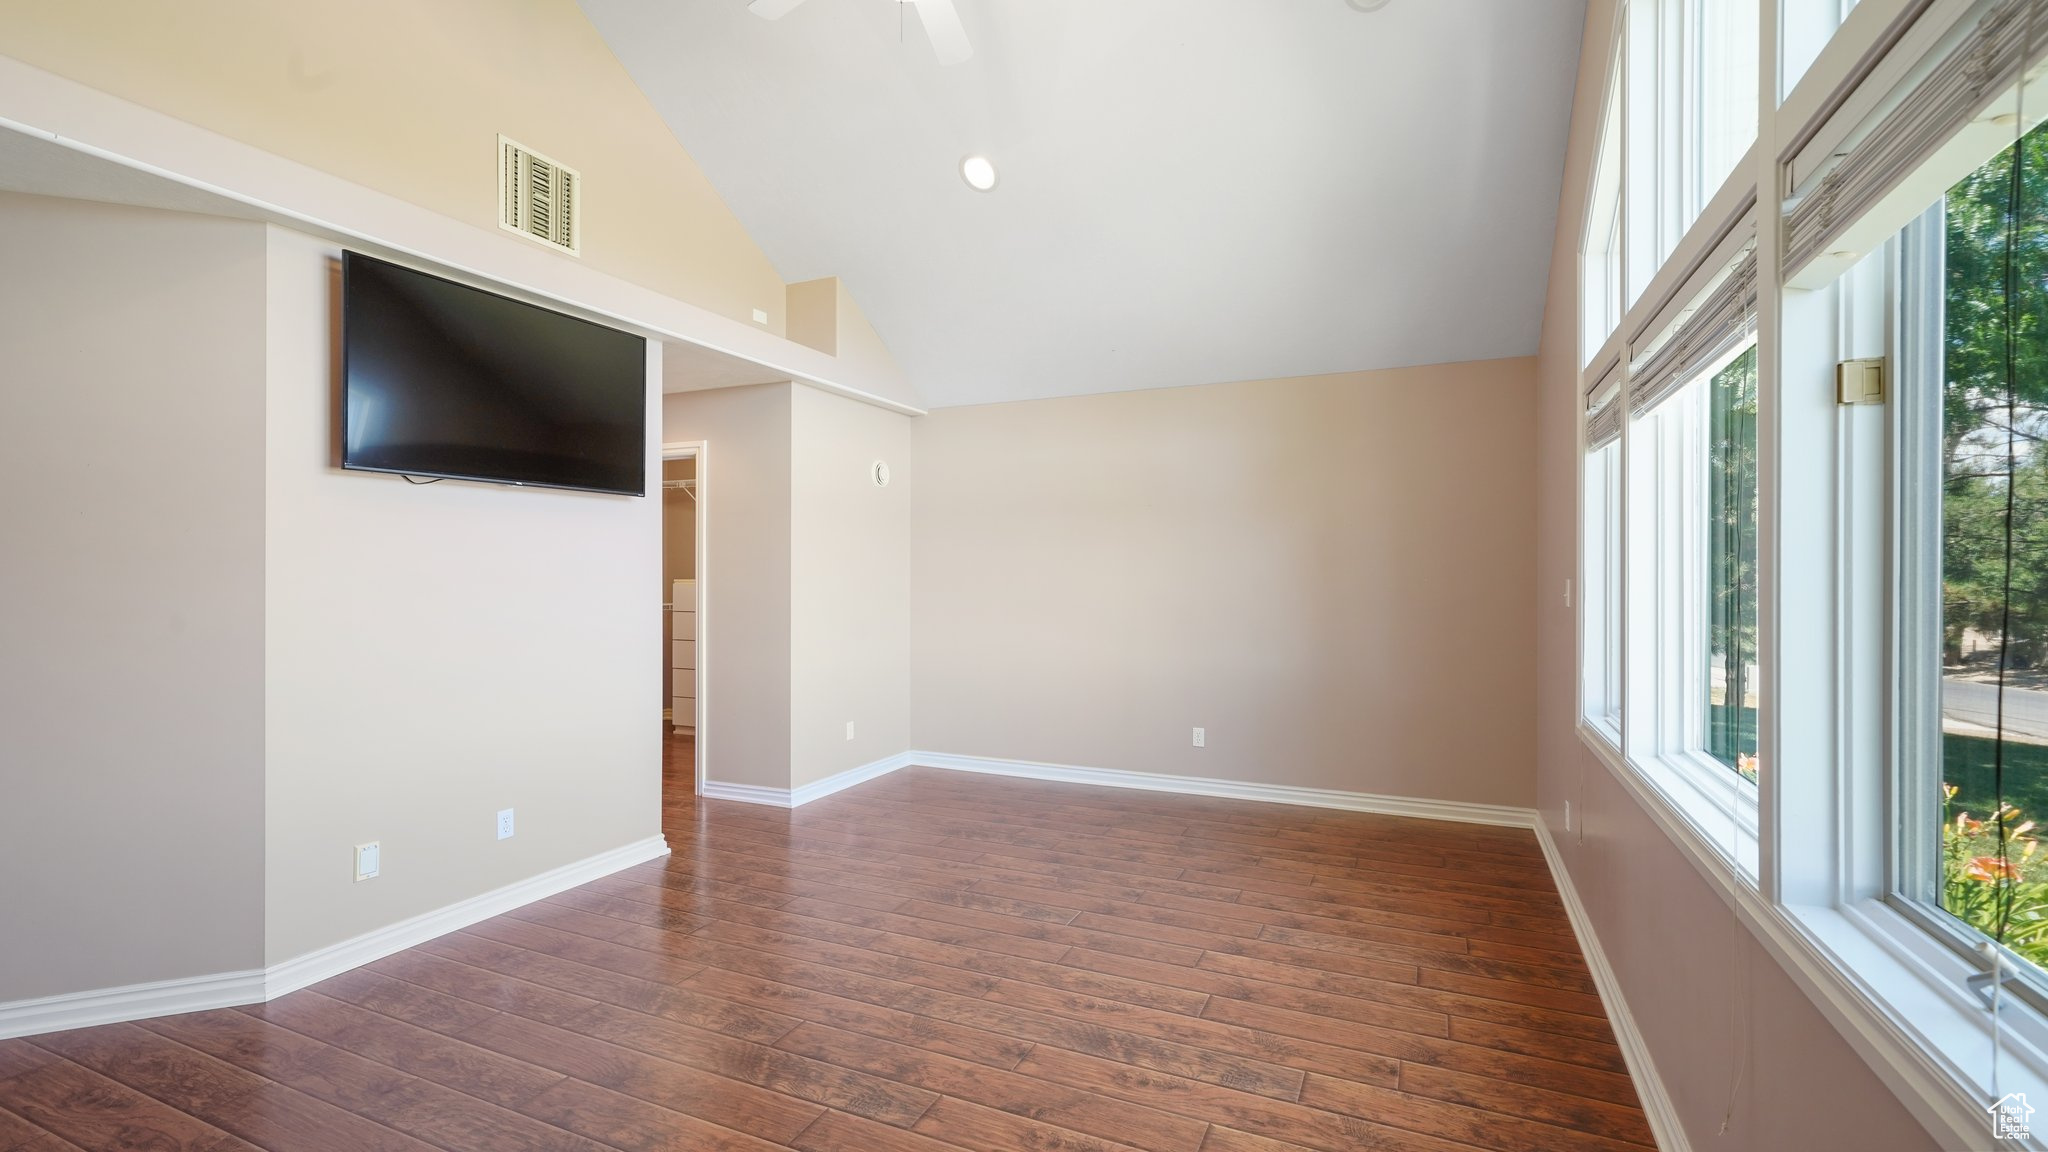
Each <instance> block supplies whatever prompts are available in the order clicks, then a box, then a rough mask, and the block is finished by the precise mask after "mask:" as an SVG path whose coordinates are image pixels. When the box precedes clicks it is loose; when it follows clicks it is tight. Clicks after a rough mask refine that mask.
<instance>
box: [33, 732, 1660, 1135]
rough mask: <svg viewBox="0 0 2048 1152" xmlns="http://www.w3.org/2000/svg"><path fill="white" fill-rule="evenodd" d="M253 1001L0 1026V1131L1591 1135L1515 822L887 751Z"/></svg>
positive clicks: (1588, 1028)
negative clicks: (895, 765) (1346, 809)
mask: <svg viewBox="0 0 2048 1152" xmlns="http://www.w3.org/2000/svg"><path fill="white" fill-rule="evenodd" d="M689 753H690V750H689V747H688V745H687V743H684V742H675V741H672V742H671V746H670V762H669V770H668V774H667V779H668V793H667V804H666V808H665V822H666V827H667V831H668V837H669V842H670V844H671V845H672V846H673V847H674V854H673V855H672V856H670V857H668V858H667V859H666V860H664V861H659V862H655V863H651V864H646V865H642V866H640V867H636V868H632V869H628V870H627V871H625V872H622V873H619V874H617V875H615V876H612V877H608V878H606V879H604V880H599V881H596V882H594V883H591V884H586V885H584V886H583V887H581V888H577V889H575V890H573V891H569V892H565V893H563V894H561V895H559V896H556V897H554V898H552V899H549V900H545V901H542V902H540V903H537V904H533V905H530V906H528V907H525V908H521V909H519V910H518V911H515V912H512V913H509V914H507V915H504V916H501V917H498V918H497V919H495V920H489V921H486V922H484V923H481V924H478V925H476V926H475V927H473V928H470V929H468V930H466V931H462V932H457V933H454V934H452V935H449V936H445V937H442V938H441V939H438V940H435V941H432V942H431V943H428V944H424V945H421V946H420V947H418V948H414V949H412V950H411V951H408V952H404V953H400V954H399V955H396V956H392V957H390V958H388V959H385V960H380V961H378V962H376V963H374V964H371V965H369V966H368V967H366V968H363V969H359V970H357V971H354V972H350V973H347V974H345V975H342V976H338V977H335V978H334V979H332V980H328V981H326V982H324V983H321V984H318V985H315V986H313V987H311V988H308V989H306V990H304V991H301V992H296V993H293V994H291V995H289V996H285V997H283V998H281V999H278V1000H275V1001H273V1002H271V1003H269V1004H265V1005H261V1006H254V1007H249V1008H243V1009H234V1010H223V1011H217V1012H202V1013H196V1014H193V1015H188V1016H177V1017H170V1018H166V1019H159V1020H148V1021H142V1022H139V1023H134V1024H116V1025H110V1026H108V1027H103V1028H90V1029H84V1030H81V1031H76V1032H66V1033H59V1034H54V1035H47V1036H38V1037H34V1038H32V1039H25V1040H9V1041H0V1152H29V1150H33V1152H56V1150H59V1149H76V1148H83V1149H92V1150H97V1149H117V1148H118V1149H165V1150H173V1149H175V1150H190V1152H227V1150H229V1149H248V1148H268V1149H276V1150H280V1152H286V1150H289V1152H298V1150H306V1152H327V1150H335V1152H342V1150H346V1152H387V1150H388V1152H402V1150H421V1149H428V1148H442V1149H449V1150H453V1152H475V1150H486V1149H488V1150H493V1152H496V1150H515V1152H518V1150H548V1152H582V1150H589V1152H597V1150H601V1149H623V1150H627V1152H641V1150H648V1149H678V1150H681V1149H690V1150H697V1149H708V1150H715V1152H728V1150H729V1152H738V1150H742V1149H767V1148H776V1147H786V1148H797V1149H804V1150H807V1152H825V1150H831V1149H877V1150H885V1152H895V1150H901V1152H946V1150H947V1149H962V1148H966V1149H1000V1150H1009V1149H1034V1150H1039V1152H1109V1150H1120V1149H1141V1150H1144V1152H1284V1150H1288V1149H1296V1148H1306V1149H1318V1150H1323V1152H1350V1150H1352V1149H1380V1150H1386V1152H1455V1150H1461V1149H1470V1148H1483V1149H1495V1150H1499V1152H1552V1150H1585V1152H1627V1150H1630V1149H1641V1148H1642V1147H1644V1146H1647V1145H1649V1144H1651V1142H1652V1141H1651V1136H1650V1132H1649V1128H1648V1126H1647V1125H1646V1123H1645V1122H1644V1119H1643V1115H1642V1112H1641V1111H1640V1109H1639V1108H1638V1107H1637V1103H1636V1096H1635V1091H1634V1089H1633V1087H1632V1085H1631V1084H1630V1082H1629V1079H1628V1076H1627V1074H1626V1072H1625V1070H1624V1068H1623V1065H1622V1059H1621V1054H1620V1052H1619V1050H1618V1049H1617V1048H1616V1047H1615V1044H1614V1040H1613V1037H1612V1035H1611V1034H1610V1032H1609V1030H1608V1026H1607V1021H1606V1018H1605V1017H1604V1016H1603V1015H1602V1012H1601V1008H1600V1002H1599V1000H1598V998H1597V997H1596V996H1595V994H1594V990H1593V986H1592V983H1591V980H1590V979H1589V977H1588V975H1587V971H1586V967H1585V964H1584V962H1583V960H1582V959H1581V957H1580V955H1579V952H1578V949H1577V946H1576V943H1575V942H1574V940H1573V938H1572V934H1571V929H1570V927H1569V925H1568V924H1567V923H1566V920H1565V916H1564V911H1563V909H1562V907H1561V905H1560V904H1559V901H1558V897H1557V893H1556V891H1555V889H1554V888H1553V886H1552V884H1551V881H1550V877H1549V874H1548V872H1547V871H1546V869H1545V867H1544V864H1543V859H1542V856H1541V854H1540V852H1539V851H1538V848H1537V844H1536V841H1535V839H1534V837H1533V836H1531V835H1530V834H1529V833H1528V832H1524V831H1518V830H1513V829H1504V828H1489V827H1479V826H1471V825H1461V824H1443V823H1435V822H1430V821H1421V820H1408V819H1399V818H1393V817H1380V816H1367V815H1354V814H1349V813H1337V812H1328V811H1321V810H1316V809H1304V808H1286V807H1279V806H1273V805H1263V804H1252V803H1240V802H1234V801H1221V800H1211V799H1203V798H1193V797H1182V796H1168V795H1159V794H1153V793H1145V792H1130V791H1122V790H1114V789H1103V788H1089V787H1084V786H1072V785H1053V784H1044V783H1039V782H1035V781H1022V780H1010V779H1003V778H998V777H991V776H973V775H964V774H959V773H951V772H941V771H934V770H929V769H909V770H905V771H902V772H898V773H895V774H893V775H890V776H887V777H883V778H882V779H879V780H875V781H872V782H869V783H867V784H863V785H860V786H859V787H856V788H853V789H850V790H848V791H845V792H842V793H839V794H838V795H836V796H833V797H830V798H828V799H825V800H821V801H818V802H816V803H814V804H812V805H810V806H807V807H805V808H803V809H800V810H798V811H796V812H782V811H777V810H774V809H766V808H758V807H750V806H747V805H743V804H734V803H726V802H720V801H706V802H697V801H695V799H694V798H693V797H692V796H691V795H690V791H691V768H690V761H689V759H688V757H689Z"/></svg>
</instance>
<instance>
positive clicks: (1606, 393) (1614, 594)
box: [1579, 381, 1621, 746]
mask: <svg viewBox="0 0 2048 1152" xmlns="http://www.w3.org/2000/svg"><path fill="white" fill-rule="evenodd" d="M1620 391H1621V388H1620V384H1619V382H1618V381H1615V382H1610V383H1608V384H1606V385H1604V386H1603V387H1601V388H1600V389H1598V390H1596V391H1595V393H1594V395H1593V398H1592V401H1591V402H1590V404H1589V405H1588V408H1587V415H1586V429H1587V431H1586V446H1587V447H1586V460H1585V477H1584V492H1585V510H1584V521H1583V522H1584V524H1585V534H1586V535H1585V549H1584V555H1583V562H1582V564H1581V566H1580V570H1581V576H1580V582H1579V586H1580V589H1581V595H1580V621H1581V627H1582V629H1583V632H1582V637H1581V644H1582V645H1583V648H1582V651H1583V653H1584V658H1583V660H1582V662H1581V667H1582V668H1583V670H1584V676H1583V679H1582V684H1581V687H1580V691H1581V694H1582V696H1581V698H1582V700H1583V701H1584V707H1583V710H1582V713H1581V714H1582V715H1583V716H1584V717H1585V718H1586V720H1587V722H1588V723H1590V724H1592V725H1593V727H1594V728H1595V729H1596V730H1598V731H1599V733H1600V734H1601V735H1602V736H1603V737H1605V738H1606V739H1607V741H1608V743H1610V744H1613V745H1616V746H1619V745H1620V743H1621V440H1620V422H1621V403H1620Z"/></svg>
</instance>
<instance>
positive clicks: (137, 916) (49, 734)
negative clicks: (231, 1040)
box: [0, 195, 264, 1002]
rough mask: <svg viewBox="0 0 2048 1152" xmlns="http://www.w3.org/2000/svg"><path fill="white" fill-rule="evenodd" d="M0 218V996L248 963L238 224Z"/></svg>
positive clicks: (252, 717)
mask: <svg viewBox="0 0 2048 1152" xmlns="http://www.w3.org/2000/svg"><path fill="white" fill-rule="evenodd" d="M0 232H4V233H5V234H6V236H7V238H8V239H7V241H6V244H5V250H6V255H5V256H4V257H0V263H4V265H5V269H6V271H5V274H4V275H0V350H4V352H0V378H4V382H0V525H4V526H5V541H4V543H0V844H4V845H5V851H6V860H7V862H6V864H5V865H0V1002H5V1001H9V1000H16V999H23V998H30V997H38V996H45V995H51V994H54V993H59V992H72V991H78V990H81V989H86V988H97V987H108V986H115V985H122V984H131V983H138V982H143V981H154V980H165V979H172V978H177V977H185V976H198V975H205V974H211V973H217V972H231V971H241V970H246V969H250V968H256V967H260V966H261V964H262V962H263V871H262V870H263V672H264V651H263V583H264V572H263V520H264V494H263V484H264V461H263V408H264V391H263V371H264V366H263V330H262V325H263V276H264V267H263V261H264V255H263V253H264V235H263V228H262V227H261V226H260V225H255V224H246V223H234V222H228V221H221V220H208V219H201V218H197V217H189V216H177V215H173V214H170V213H162V212H151V211H145V210H141V209H128V208H113V207H105V206H100V205H91V204H79V203H75V202H71V201H61V200H44V199H36V198H30V197H21V196H10V195H0Z"/></svg>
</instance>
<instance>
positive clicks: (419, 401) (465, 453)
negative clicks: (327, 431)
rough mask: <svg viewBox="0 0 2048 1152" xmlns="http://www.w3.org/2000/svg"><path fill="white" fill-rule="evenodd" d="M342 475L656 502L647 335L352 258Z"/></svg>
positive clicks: (345, 270) (346, 267)
mask: <svg viewBox="0 0 2048 1152" xmlns="http://www.w3.org/2000/svg"><path fill="white" fill-rule="evenodd" d="M341 267H342V293H341V294H342V375H343V377H344V378H345V380H346V382H347V383H346V389H345V391H346V396H345V398H344V399H345V403H344V405H343V413H342V453H341V466H342V467H344V468H353V469H359V470H363V471H369V472H397V473H400V474H403V475H407V476H431V477H439V478H445V479H451V480H485V481H492V482H496V483H502V484H533V485H540V486H544V487H549V488H577V489H583V490H587V491H592V492H616V493H624V494H630V495H633V496H644V495H646V493H647V351H646V342H645V341H644V340H642V339H641V338H640V337H638V336H634V335H631V334H630V333H626V332H620V331H618V330H616V329H612V328H606V327H605V326H603V325H601V324H593V323H591V322H589V321H587V320H579V319H577V318H576V317H574V316H564V315H562V314H561V313H559V312H551V311H549V310H547V309H545V308H537V307H535V306H534V305H531V304H525V303H521V302H520V301H517V300H510V299H507V298H505V297H503V296H496V295H493V294H491V293H489V292H484V291H481V290H479V289H476V288H471V287H469V286H468V285H465V284H457V283H455V282H454V281H452V280H443V279H442V278H440V277H439V276H429V275H427V274H426V273H424V272H415V271H413V270H412V269H410V268H402V267H400V266H399V265H396V264H393V263H390V262H389V261H385V260H378V259H376V258H374V257H370V256H364V255H362V254H360V253H356V252H347V253H344V254H343V257H342V265H341Z"/></svg>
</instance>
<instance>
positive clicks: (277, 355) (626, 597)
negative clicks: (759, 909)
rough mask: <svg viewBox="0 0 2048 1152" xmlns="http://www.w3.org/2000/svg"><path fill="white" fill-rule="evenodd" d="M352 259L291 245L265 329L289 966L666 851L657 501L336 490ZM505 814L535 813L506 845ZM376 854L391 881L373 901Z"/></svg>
mask: <svg viewBox="0 0 2048 1152" xmlns="http://www.w3.org/2000/svg"><path fill="white" fill-rule="evenodd" d="M338 258H339V252H338V250H337V249H334V248H332V247H330V246H329V245H327V244H325V243H324V242H320V241H316V240H312V239H309V238H307V237H303V236H299V235H296V234H294V233H290V232H286V231H283V230H280V229H271V230H270V231H269V249H268V275H269V310H268V323H267V327H264V326H263V325H264V320H263V319H262V318H261V317H257V318H255V319H254V320H253V321H252V325H251V334H252V337H254V338H257V339H267V343H268V379H269V388H268V392H267V397H266V399H267V405H268V411H267V418H268V459H267V476H268V503H267V518H266V524H267V531H266V546H265V549H264V554H263V556H262V558H261V559H260V560H255V559H252V560H251V564H252V565H254V566H259V567H260V568H261V570H263V571H264V575H265V584H266V588H267V593H266V600H265V604H266V621H267V631H266V634H265V637H264V641H265V649H266V653H267V656H266V673H267V674H266V677H265V685H266V696H265V698H264V710H263V717H264V724H265V732H264V738H265V759H266V761H267V770H266V773H265V776H264V780H263V803H264V808H265V813H266V816H265V819H264V820H263V825H264V829H265V835H266V856H267V866H266V868H265V875H266V878H267V886H266V892H265V908H266V917H265V925H266V932H265V937H266V947H265V955H266V956H267V958H268V961H269V962H270V963H277V962H280V961H283V960H287V959H290V958H293V957H295V956H298V955H301V954H303V953H305V952H307V951H310V950H312V949H315V948H318V947H321V946H324V945H328V944H333V943H337V942H339V941H342V940H345V939H348V938H350V937H352V936H355V935H358V934H360V933H362V932H366V931H369V930H371V929H374V928H379V927H383V926H385V925H389V924H392V923H394V922H397V921H399V920H403V919H405V918H407V917H410V916H414V915H418V914H420V913H423V912H427V911H430V910H433V909H437V908H441V907H444V906H446V905H449V904H452V903H455V902H457V901H460V900H464V899H467V898H469V897H473V896H479V895H482V894H483V893H486V892H489V891H491V890H492V889H495V888H499V887H502V886H504V885H507V884H511V883H513V882H515V881H520V880H524V879H527V878H529V877H532V876H535V875H538V874H540V873H542V872H545V871H548V870H550V869H553V868H556V867H559V866H561V865H565V864H570V863H573V862H575V861H578V860H582V859H585V858H587V857H590V856H594V855H597V854H599V853H602V852H606V851H609V850H612V849H616V848H621V847H625V846H626V845H629V844H632V843H634V842H636V841H640V840H643V839H645V838H647V837H651V836H655V835H658V834H659V832H660V802H661V748H660V735H661V733H660V727H659V724H658V723H657V721H656V719H655V718H656V717H657V716H659V714H660V710H661V707H662V702H661V700H660V698H659V696H658V695H657V693H658V691H659V688H660V680H659V678H658V676H657V675H656V673H655V669H656V668H657V667H659V662H660V661H661V659H662V653H661V625H660V623H659V616H658V605H659V604H660V601H659V600H658V599H656V598H655V593H654V590H653V588H652V587H651V585H652V583H653V574H654V573H655V572H656V571H658V570H659V569H660V566H661V506H660V503H659V501H658V500H655V499H644V498H639V497H629V496H600V495H589V494H582V493H573V492H560V491H553V490H548V489H538V488H513V487H505V486H500V485H489V484H468V483H459V482H444V483H440V484H430V485H413V484H408V483H406V482H405V481H404V480H403V479H402V478H399V477H396V476H380V475H372V474H368V473H358V472H343V471H340V470H339V469H337V468H334V467H332V466H331V465H330V463H329V461H330V458H331V454H330V439H329V436H330V433H329V429H330V424H329V405H330V397H331V395H332V393H331V391H330V382H331V379H332V374H333V371H334V352H333V343H332V340H331V335H332V333H333V320H332V318H333V315H334V311H335V301H334V298H333V296H332V292H333V290H334V287H335V285H336V280H335V278H334V274H333V271H332V269H333V261H334V260H337V259H338ZM652 356H653V363H651V364H650V372H649V375H650V379H649V388H648V410H649V420H650V425H649V426H650V430H651V429H652V428H653V427H654V424H655V422H657V421H658V420H659V413H658V388H657V381H658V380H659V351H658V347H656V348H655V350H654V351H653V352H652ZM262 435H263V434H262V432H261V431H260V430H256V429H252V430H251V436H250V439H251V442H252V443H261V442H262ZM647 466H648V470H649V475H656V474H658V457H657V450H656V446H655V441H654V438H653V437H652V436H651V435H650V437H649V438H648V444H647ZM501 808H513V809H515V810H516V811H517V814H518V816H517V823H518V834H517V835H516V836H514V837H513V838H511V839H509V840H503V841H500V840H498V839H497V838H496V828H495V816H496V813H497V811H498V810H499V809H501ZM367 840H380V841H382V843H383V875H382V876H380V877H378V878H377V879H375V880H371V881H367V882H364V883H356V882H354V879H353V867H352V864H353V857H352V851H353V846H354V845H355V844H357V843H360V842H363V841H367Z"/></svg>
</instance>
